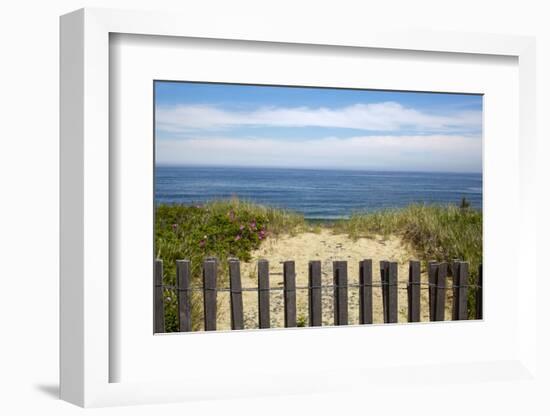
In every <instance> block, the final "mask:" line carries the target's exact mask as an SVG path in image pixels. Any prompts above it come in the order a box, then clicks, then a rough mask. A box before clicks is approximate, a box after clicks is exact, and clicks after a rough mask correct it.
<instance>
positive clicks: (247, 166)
mask: <svg viewBox="0 0 550 416" xmlns="http://www.w3.org/2000/svg"><path fill="white" fill-rule="evenodd" d="M157 167H173V168H214V169H215V168H218V169H219V168H222V169H227V168H233V169H279V170H284V169H295V170H327V171H330V170H333V171H351V172H401V173H406V172H414V173H464V174H479V175H483V170H481V171H460V170H455V171H452V170H448V171H445V170H423V169H393V170H392V169H376V168H370V169H362V168H338V167H294V166H258V165H205V164H178V163H158V162H155V168H157Z"/></svg>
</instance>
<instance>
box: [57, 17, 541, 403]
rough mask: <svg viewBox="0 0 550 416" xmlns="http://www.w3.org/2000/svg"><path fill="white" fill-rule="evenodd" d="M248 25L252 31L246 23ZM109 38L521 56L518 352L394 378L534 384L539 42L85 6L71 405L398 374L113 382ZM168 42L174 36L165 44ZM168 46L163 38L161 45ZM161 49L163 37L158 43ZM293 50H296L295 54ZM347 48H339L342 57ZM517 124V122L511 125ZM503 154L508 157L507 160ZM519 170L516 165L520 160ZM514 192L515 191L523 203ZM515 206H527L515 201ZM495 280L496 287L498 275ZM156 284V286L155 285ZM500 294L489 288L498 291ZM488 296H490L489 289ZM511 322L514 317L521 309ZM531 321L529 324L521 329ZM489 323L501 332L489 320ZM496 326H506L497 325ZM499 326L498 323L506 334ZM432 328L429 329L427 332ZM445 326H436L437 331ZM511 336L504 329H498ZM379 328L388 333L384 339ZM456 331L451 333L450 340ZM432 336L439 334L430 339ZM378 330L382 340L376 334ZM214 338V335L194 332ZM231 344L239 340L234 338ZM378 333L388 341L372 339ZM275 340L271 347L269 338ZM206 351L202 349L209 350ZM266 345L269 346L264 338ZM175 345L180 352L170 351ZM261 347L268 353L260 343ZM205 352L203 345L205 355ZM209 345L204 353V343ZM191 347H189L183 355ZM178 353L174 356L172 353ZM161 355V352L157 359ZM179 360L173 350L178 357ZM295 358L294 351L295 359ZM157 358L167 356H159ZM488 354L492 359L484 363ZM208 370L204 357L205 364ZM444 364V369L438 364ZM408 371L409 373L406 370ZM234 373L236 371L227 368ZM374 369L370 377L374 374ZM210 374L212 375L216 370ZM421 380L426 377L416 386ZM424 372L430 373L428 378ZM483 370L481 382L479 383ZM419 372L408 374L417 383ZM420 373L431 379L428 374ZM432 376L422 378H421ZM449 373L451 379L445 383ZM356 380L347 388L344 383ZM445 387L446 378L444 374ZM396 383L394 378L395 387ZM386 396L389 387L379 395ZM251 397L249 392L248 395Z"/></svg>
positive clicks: (68, 63) (64, 325)
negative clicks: (296, 26)
mask: <svg viewBox="0 0 550 416" xmlns="http://www.w3.org/2000/svg"><path fill="white" fill-rule="evenodd" d="M241 23H242V22H241ZM111 34H125V35H143V36H163V37H171V39H174V38H178V37H179V38H188V39H189V38H197V39H213V40H220V39H223V40H225V41H245V42H255V44H256V45H257V47H260V49H261V45H262V42H269V43H271V44H273V43H277V44H278V45H279V47H280V48H281V49H282V50H284V49H285V47H291V45H292V44H298V45H303V46H304V47H306V48H307V47H308V46H307V45H311V47H318V46H322V45H324V46H327V45H329V46H330V48H332V50H335V51H336V50H341V49H346V48H348V49H349V48H359V49H361V48H363V49H366V48H368V49H378V50H390V51H392V50H396V51H399V50H401V51H411V52H415V51H422V52H431V53H434V56H435V55H436V54H440V55H442V56H445V55H449V54H452V55H453V56H455V54H462V55H467V56H469V57H470V59H471V60H473V61H475V59H476V56H477V55H479V56H482V55H492V56H506V57H512V58H514V59H517V67H518V68H519V74H518V77H517V82H518V85H519V95H518V97H517V98H518V100H519V105H518V106H517V112H518V113H517V114H515V115H514V117H515V116H517V120H518V123H517V124H518V125H519V131H518V132H517V138H516V139H517V144H518V146H519V152H518V154H517V155H516V156H517V166H516V167H515V168H514V167H511V168H510V169H511V172H512V174H513V175H514V174H515V173H517V177H514V179H515V181H517V184H518V185H519V190H518V194H517V196H518V201H515V202H514V203H512V204H511V205H513V206H512V208H511V209H513V214H512V215H513V220H514V224H515V227H514V229H515V230H516V234H515V235H516V236H517V245H515V246H514V247H513V248H510V250H511V252H510V253H511V257H510V262H511V267H509V271H508V274H509V276H508V277H509V278H510V281H511V282H512V283H514V282H515V283H517V275H518V273H519V270H518V268H517V266H518V264H520V262H521V265H522V285H521V286H518V287H517V292H514V295H513V296H514V299H515V301H516V302H517V304H516V305H515V306H516V307H515V308H514V309H513V318H514V319H515V320H516V321H515V322H516V326H514V331H515V332H514V337H513V340H514V342H517V345H516V344H514V345H513V347H510V348H503V349H502V352H501V354H496V355H495V359H494V360H490V359H488V358H487V356H483V355H481V359H480V360H477V361H476V360H470V359H469V358H467V359H466V360H456V359H452V358H449V359H448V360H447V358H445V354H441V355H437V356H436V361H435V363H434V362H427V361H425V360H423V359H422V358H421V357H419V359H418V362H417V363H416V366H415V367H414V371H413V370H411V362H410V361H409V362H408V364H404V363H403V362H398V361H395V362H394V365H396V366H397V367H396V368H392V369H391V373H392V374H393V376H394V377H395V376H399V377H401V379H402V380H403V381H402V384H403V386H405V387H406V386H407V385H409V386H410V385H412V384H413V383H415V380H418V377H420V378H421V383H430V382H433V380H434V377H436V376H435V375H434V374H435V373H439V371H440V370H443V369H445V371H446V372H447V376H448V377H449V380H450V381H452V380H456V379H459V380H462V381H464V380H466V381H468V382H470V383H476V382H477V383H479V382H481V381H482V380H486V379H490V380H493V379H498V378H499V377H502V378H505V379H507V380H517V381H518V382H519V381H521V380H525V379H526V378H530V377H534V375H535V374H536V361H535V356H536V355H535V350H536V326H535V322H534V320H532V319H530V317H532V316H534V315H535V310H536V303H535V293H536V270H535V262H534V261H533V258H532V256H533V254H532V253H534V252H535V250H534V244H535V243H534V242H535V235H534V234H535V229H536V224H535V217H534V216H533V215H531V214H528V213H531V212H534V211H535V209H534V205H535V189H534V186H533V182H532V178H533V177H534V169H535V163H534V161H535V153H534V142H535V139H536V137H535V131H534V126H535V124H536V123H535V121H536V120H535V119H534V117H535V114H536V112H535V89H536V84H535V76H534V75H535V74H534V71H535V42H534V39H533V38H529V37H518V36H508V35H486V34H467V33H437V34H434V33H422V32H396V31H387V32H383V31H380V30H375V29H371V30H369V29H361V30H360V31H357V32H356V31H353V30H350V31H348V32H346V31H338V32H329V31H326V30H317V31H316V30H310V31H308V32H307V33H306V32H302V31H297V30H288V28H285V29H284V30H283V28H281V27H280V26H279V25H277V24H273V25H262V26H261V27H259V26H254V25H251V26H250V27H246V26H243V25H242V24H240V25H234V24H233V23H232V22H227V21H224V20H220V21H216V24H215V25H214V24H213V25H211V26H210V25H208V26H205V25H204V24H203V23H201V22H195V21H193V19H191V18H189V16H185V15H174V14H167V13H151V12H133V11H132V12H130V11H117V10H106V9H83V10H79V11H76V12H73V13H71V14H68V15H66V16H63V17H62V18H61V236H60V238H61V280H60V286H61V308H60V309H61V310H60V316H61V339H60V349H61V351H60V359H61V389H60V394H61V398H62V399H64V400H67V401H69V402H72V403H75V404H78V405H80V406H85V407H88V406H106V405H120V404H138V403H158V402H168V401H170V402H173V401H185V400H194V399H201V398H202V399H204V398H214V397H239V396H253V395H269V394H282V393H311V392H329V391H338V390H340V389H342V388H344V389H351V388H356V389H359V390H360V389H361V388H362V387H365V386H367V385H368V386H369V389H371V391H373V390H372V389H373V386H376V385H377V381H379V380H384V379H385V377H384V374H385V372H386V371H388V369H389V368H390V367H388V362H386V363H384V362H382V364H381V367H380V366H378V367H377V366H376V365H375V363H373V362H370V363H366V364H365V366H358V367H357V368H356V369H354V368H352V367H350V366H349V364H350V362H351V361H347V362H346V363H342V365H339V364H337V365H334V366H328V367H326V366H324V367H323V368H320V371H319V372H314V371H310V370H307V368H305V367H304V368H301V369H297V370H296V372H294V373H292V372H289V370H288V368H284V366H283V367H282V368H281V371H278V372H277V371H274V369H271V370H270V371H266V372H264V373H262V371H259V372H257V376H258V377H260V376H262V375H263V376H266V377H263V381H262V382H258V381H257V380H254V379H251V380H249V381H246V380H237V381H236V380H235V379H234V378H232V377H230V374H227V373H225V372H224V371H221V373H222V374H220V375H219V377H218V378H217V379H216V380H214V381H212V379H210V380H209V379H207V377H206V374H208V371H206V372H205V376H204V377H201V376H200V373H199V372H198V370H197V371H196V372H194V373H192V374H190V375H189V376H188V377H187V376H186V377H183V378H180V379H178V378H177V377H176V378H175V379H170V380H168V379H165V378H164V377H163V376H162V374H161V375H160V376H162V377H159V376H158V375H157V377H155V376H154V375H152V374H149V373H145V377H144V379H143V380H137V379H136V380H133V378H134V377H130V378H129V380H125V377H122V378H120V377H113V371H112V368H113V367H116V365H117V364H116V363H118V362H119V361H120V360H121V359H122V358H124V357H121V356H119V354H121V353H123V352H121V351H124V350H123V349H122V350H121V349H117V348H114V349H113V347H112V345H113V343H112V341H113V338H116V336H117V335H116V334H114V333H113V327H114V328H116V325H114V326H113V324H112V318H113V316H112V315H113V311H114V310H116V309H117V308H118V307H119V306H117V305H116V304H113V303H114V302H115V301H116V297H113V293H114V292H116V291H117V287H116V286H113V282H112V280H110V275H111V274H112V273H113V267H114V266H113V261H114V260H113V258H111V257H112V253H111V252H110V245H111V243H112V241H111V239H112V233H111V231H110V229H111V228H112V227H114V226H115V225H116V223H115V221H116V220H117V218H116V217H114V216H113V215H112V213H113V207H112V205H111V204H112V200H113V199H114V198H113V195H112V194H110V192H112V189H113V187H112V183H111V182H112V180H113V177H112V174H113V173H114V172H116V171H117V166H116V165H114V164H116V163H117V161H116V160H115V159H113V158H112V157H111V156H110V151H111V149H110V136H111V135H113V134H114V132H113V131H112V120H111V125H110V117H111V116H112V114H110V98H112V97H111V94H112V90H111V87H112V85H111V83H110V81H111V80H110V62H109V56H110V55H109V54H110V36H111ZM162 39H167V40H168V38H162ZM162 39H161V40H160V41H161V42H162ZM157 40H158V39H157ZM285 45H286V46H285ZM339 48H340V49H339ZM512 118H513V117H512ZM503 157H504V156H503ZM514 163H515V161H514ZM514 195H515V194H514ZM516 203H517V204H516ZM146 273H147V276H151V278H152V274H150V273H149V271H146ZM486 273H489V274H488V276H487V277H486V279H488V282H490V281H491V280H490V279H491V277H490V276H491V275H490V273H491V271H490V269H489V271H488V272H486ZM151 287H152V284H151ZM490 287H491V285H490V283H489V288H490ZM488 290H490V289H488ZM511 313H512V312H511ZM517 323H521V325H519V324H517ZM470 324H472V325H471V327H470V328H469V329H468V331H470V330H471V331H472V332H471V333H470V334H469V335H465V336H469V337H475V336H476V333H477V334H481V333H482V332H483V331H484V330H486V328H484V327H480V326H479V325H477V326H476V323H470ZM483 324H486V325H491V324H492V323H491V322H490V321H489V322H484V323H482V325H483ZM495 324H498V322H496V321H495ZM497 326H498V325H497ZM403 328H404V327H403V326H401V327H399V326H386V327H385V329H384V336H385V337H387V338H388V342H391V340H392V339H397V337H399V336H400V334H401V333H402V332H403ZM427 328H428V329H427ZM448 328H449V329H443V327H442V326H440V327H439V329H438V330H439V331H446V332H445V333H444V334H443V333H442V332H440V334H442V336H451V334H452V331H453V330H457V327H454V328H453V327H451V326H449V327H448ZM436 329H437V328H436ZM413 330H414V331H416V332H415V334H417V333H418V331H426V334H427V335H426V336H433V332H434V331H433V330H434V327H433V326H424V327H421V326H411V327H408V329H407V330H406V331H409V334H410V335H409V336H413V335H414V334H413V333H411V332H410V331H413ZM499 330H500V331H501V332H503V331H504V330H503V329H502V328H500V329H499ZM377 331H379V330H377ZM447 331H448V332H447ZM428 332H430V333H431V334H432V335H430V334H428ZM299 333H300V334H301V333H304V332H298V331H294V332H292V333H290V332H288V331H284V332H282V331H279V332H278V331H267V333H266V335H262V337H263V338H264V339H267V338H269V339H270V340H271V341H270V342H275V341H273V340H275V339H280V338H281V337H286V338H288V336H289V334H290V335H293V336H299V337H302V338H303V339H302V340H301V341H302V342H312V340H310V341H306V340H305V336H302V335H297V334H299ZM307 333H308V334H309V335H308V336H307V337H309V338H314V339H315V340H316V341H315V342H319V343H322V342H324V340H326V339H328V338H330V337H334V336H336V335H337V336H340V337H342V336H344V334H345V337H346V338H345V339H346V341H345V342H353V340H354V337H356V336H357V333H358V331H357V328H345V329H342V328H328V329H323V330H322V331H307ZM373 333H374V331H373ZM197 335H198V336H199V337H202V340H203V342H204V340H205V339H206V338H208V337H210V338H212V335H216V336H220V335H221V336H224V334H203V335H199V334H193V335H192V336H197ZM229 335H231V336H232V338H231V339H230V338H226V339H227V340H228V341H227V342H228V343H231V344H234V345H235V346H237V345H239V343H243V342H244V339H245V338H244V337H242V335H243V333H241V334H225V336H226V337H228V336H229ZM233 335H241V338H240V339H236V338H235V336H233ZM373 336H378V337H379V336H380V335H377V334H376V335H373ZM266 337H267V338H266ZM151 338H155V343H156V344H158V345H160V347H159V348H165V347H166V348H175V351H178V348H180V346H178V345H177V344H175V343H176V342H177V341H176V340H175V337H172V336H155V337H153V334H152V332H151ZM254 338H256V339H258V338H259V337H257V336H255V335H249V334H247V338H246V339H247V342H256V341H254ZM199 342H200V341H199ZM258 342H260V341H258ZM168 344H172V346H169V345H168ZM258 345H261V344H258ZM199 347H201V346H200V345H198V346H197V348H199ZM202 347H204V344H203V345H202ZM180 350H181V348H180ZM171 351H172V350H171ZM153 353H154V352H153ZM172 353H173V351H172V352H171V354H172ZM286 354H288V353H286ZM157 357H159V359H162V357H160V356H158V355H157ZM483 357H485V358H483ZM198 361H200V360H198ZM437 362H439V364H437ZM400 366H403V367H402V368H401V369H400V368H399V367H400ZM229 370H230V368H229V367H228V368H227V371H229ZM366 370H368V375H366V373H365V371H366ZM209 371H210V374H211V372H212V371H213V369H212V368H211V369H210V370H209ZM411 371H412V372H413V373H414V374H416V375H415V376H413V377H409V376H410V373H411ZM423 372H424V373H423ZM479 372H481V373H483V375H482V376H479V375H478V376H474V377H471V376H470V375H471V374H478V373H479ZM323 374H324V375H325V376H326V379H327V380H333V381H327V382H320V381H319V379H320V376H321V378H322V375H323ZM407 374H409V376H407ZM419 374H420V375H421V376H419ZM422 374H423V375H422ZM447 376H446V377H447ZM344 379H345V380H346V382H342V381H341V380H344ZM443 379H445V380H447V379H446V378H445V377H443ZM386 380H387V378H386ZM380 388H381V389H383V387H380ZM243 391H246V393H243Z"/></svg>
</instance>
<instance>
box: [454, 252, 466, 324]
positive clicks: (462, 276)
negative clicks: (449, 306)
mask: <svg viewBox="0 0 550 416" xmlns="http://www.w3.org/2000/svg"><path fill="white" fill-rule="evenodd" d="M468 267H469V265H468V262H465V261H461V262H460V265H459V270H458V287H457V295H458V299H457V300H456V304H457V307H456V308H457V310H456V319H458V320H466V319H468V280H469V278H468Z"/></svg>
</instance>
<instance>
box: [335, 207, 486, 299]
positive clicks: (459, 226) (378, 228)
mask: <svg viewBox="0 0 550 416" xmlns="http://www.w3.org/2000/svg"><path fill="white" fill-rule="evenodd" d="M335 231H336V232H342V233H346V234H348V235H349V236H350V237H352V238H359V237H372V236H373V235H374V234H377V235H383V236H389V235H397V236H400V237H401V238H402V239H403V240H404V242H406V243H409V244H410V246H411V247H412V249H413V250H414V251H415V252H416V255H417V257H418V258H419V259H421V260H422V261H424V262H425V261H428V260H437V261H446V262H451V261H452V260H454V259H460V260H464V261H468V262H469V263H470V284H475V282H477V275H478V268H479V264H480V263H481V262H482V255H483V254H482V253H483V250H482V248H483V245H482V213H481V211H480V210H477V209H473V208H470V207H469V204H468V203H467V201H462V206H456V205H446V206H439V205H421V204H413V205H409V206H408V207H406V208H401V209H388V210H383V211H379V212H374V213H357V214H354V215H352V217H351V218H350V220H349V221H341V222H338V223H337V224H335ZM470 302H473V291H471V292H470ZM470 309H472V308H470Z"/></svg>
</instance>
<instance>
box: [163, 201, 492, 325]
mask: <svg viewBox="0 0 550 416" xmlns="http://www.w3.org/2000/svg"><path fill="white" fill-rule="evenodd" d="M325 228H328V229H330V230H331V231H332V232H333V233H335V234H346V235H348V236H349V237H351V238H352V239H358V238H363V237H364V238H373V237H375V236H390V235H396V236H399V237H400V238H401V239H402V240H403V242H405V243H407V244H410V246H411V248H412V249H413V251H414V252H415V253H416V255H417V257H418V259H420V260H422V261H423V263H424V264H425V262H426V261H427V260H437V261H448V262H450V261H452V260H453V259H461V260H465V261H468V262H469V263H470V278H471V281H470V283H475V282H476V280H475V279H477V270H478V265H479V264H480V263H481V261H482V214H481V211H480V210H477V209H473V208H470V207H469V206H467V204H463V206H458V205H422V204H413V205H409V206H407V207H405V208H399V209H388V210H383V211H377V212H365V213H355V214H353V215H352V216H351V218H350V219H349V220H338V221H332V222H319V221H306V220H305V219H304V216H303V215H302V214H300V213H294V212H290V211H286V210H282V209H278V208H272V207H268V206H264V205H260V204H256V203H253V202H249V201H243V200H239V199H236V198H233V199H228V200H216V201H212V202H209V203H206V204H204V205H200V206H191V205H179V204H174V205H171V204H159V205H157V207H156V217H155V237H156V238H155V249H156V256H157V258H159V259H162V260H163V261H164V271H165V283H167V284H172V285H173V284H175V279H176V277H175V275H176V271H175V262H176V260H178V259H188V260H191V266H192V285H194V286H200V285H201V276H202V275H201V265H202V262H203V261H204V259H205V258H206V257H210V256H215V257H217V258H218V259H219V260H220V264H224V263H225V261H226V260H227V259H228V258H230V257H236V258H239V259H240V260H242V261H249V260H250V259H251V253H252V252H253V251H254V250H256V249H258V248H259V247H260V245H261V244H262V242H263V241H265V240H266V239H267V238H270V237H274V236H277V235H288V234H290V235H295V234H299V233H302V232H319V231H320V230H321V229H325ZM218 273H219V276H218V281H219V285H227V279H228V277H227V271H226V268H225V267H220V268H219V270H218ZM192 296H193V299H192V322H193V330H200V329H201V326H202V301H201V300H202V295H201V293H200V292H192ZM165 299H166V307H165V308H166V309H165V316H166V319H165V321H166V330H167V331H168V332H172V331H177V315H176V314H177V302H176V294H175V293H174V292H173V291H171V290H167V291H166V293H165Z"/></svg>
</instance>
